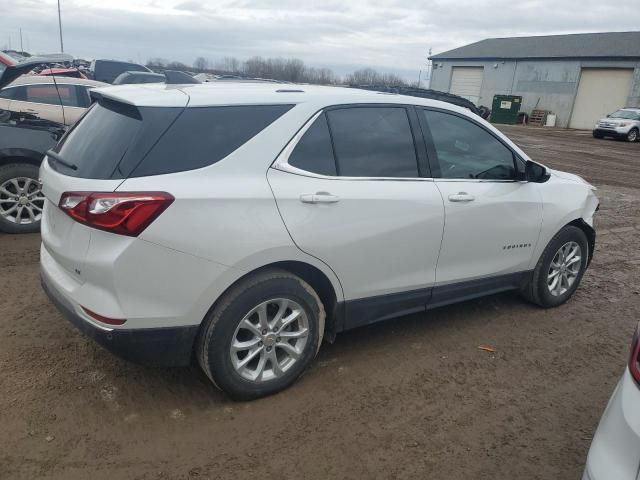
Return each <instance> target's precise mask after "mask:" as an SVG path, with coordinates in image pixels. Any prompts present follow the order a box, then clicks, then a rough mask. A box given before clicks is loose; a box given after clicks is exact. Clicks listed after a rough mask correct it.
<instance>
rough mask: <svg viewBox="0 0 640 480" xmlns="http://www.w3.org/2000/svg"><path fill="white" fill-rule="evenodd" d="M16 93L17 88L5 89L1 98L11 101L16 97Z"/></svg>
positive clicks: (1, 91) (0, 91) (0, 94)
mask: <svg viewBox="0 0 640 480" xmlns="http://www.w3.org/2000/svg"><path fill="white" fill-rule="evenodd" d="M0 65H2V63H0ZM15 93H16V89H15V88H5V89H4V90H0V98H4V99H5V100H11V99H12V98H13V97H14V95H15Z"/></svg>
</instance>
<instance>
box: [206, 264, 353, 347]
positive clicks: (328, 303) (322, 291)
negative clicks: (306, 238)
mask: <svg viewBox="0 0 640 480" xmlns="http://www.w3.org/2000/svg"><path fill="white" fill-rule="evenodd" d="M271 269H279V270H284V271H286V272H289V273H291V274H293V275H296V276H298V277H300V278H301V279H302V280H304V281H305V282H306V283H308V284H309V285H310V286H311V287H312V288H313V289H314V290H315V291H316V293H317V294H318V297H320V300H321V301H322V304H323V305H324V309H325V312H326V315H327V316H326V319H325V327H324V338H325V339H326V340H328V341H329V342H333V341H334V339H335V336H336V333H337V332H339V331H340V330H341V329H342V321H343V318H344V316H343V314H342V309H343V307H344V302H342V296H341V295H342V290H339V291H337V289H336V286H334V283H333V282H332V280H331V279H330V278H329V276H328V275H327V274H326V273H325V272H323V271H322V270H321V269H320V268H318V267H317V266H315V265H312V264H311V263H308V262H305V261H302V260H280V261H273V262H271V263H268V264H265V265H262V266H260V267H257V268H254V269H253V270H250V271H247V272H245V273H244V274H243V275H241V276H239V277H237V278H236V279H235V280H234V281H233V282H232V283H231V284H229V285H228V286H227V287H226V288H225V289H224V291H222V292H221V293H220V295H219V296H218V297H217V299H216V300H215V302H214V303H213V305H211V307H210V308H209V310H208V312H210V311H212V310H213V309H214V308H215V307H216V305H217V304H218V302H219V301H220V299H221V298H222V297H223V296H224V294H225V293H226V292H228V291H229V290H231V289H232V288H234V287H235V286H236V285H237V284H238V283H239V282H242V281H244V280H245V279H247V278H248V277H251V276H253V275H255V274H257V273H260V272H263V271H265V270H271ZM336 280H337V279H336ZM338 288H340V287H339V285H338ZM207 314H208V313H207ZM205 318H206V317H205Z"/></svg>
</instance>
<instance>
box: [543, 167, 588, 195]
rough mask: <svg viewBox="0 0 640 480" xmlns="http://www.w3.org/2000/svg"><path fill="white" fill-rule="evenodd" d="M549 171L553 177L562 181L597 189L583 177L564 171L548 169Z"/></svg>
mask: <svg viewBox="0 0 640 480" xmlns="http://www.w3.org/2000/svg"><path fill="white" fill-rule="evenodd" d="M547 171H548V172H549V173H550V174H551V175H553V176H556V177H558V178H561V179H562V180H569V181H570V182H575V183H582V184H584V185H587V186H588V187H590V188H591V189H592V190H596V187H594V186H593V185H591V184H590V183H589V182H587V181H586V180H585V179H584V178H582V177H581V176H579V175H576V174H574V173H569V172H563V171H562V170H553V169H551V168H548V167H547Z"/></svg>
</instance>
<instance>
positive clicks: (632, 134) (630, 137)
mask: <svg viewBox="0 0 640 480" xmlns="http://www.w3.org/2000/svg"><path fill="white" fill-rule="evenodd" d="M637 141H638V129H637V128H632V129H631V130H629V133H627V142H637Z"/></svg>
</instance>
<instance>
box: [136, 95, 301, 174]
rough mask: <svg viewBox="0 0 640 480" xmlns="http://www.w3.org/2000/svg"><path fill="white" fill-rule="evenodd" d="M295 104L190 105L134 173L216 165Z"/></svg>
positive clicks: (155, 172)
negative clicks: (196, 106) (193, 106)
mask: <svg viewBox="0 0 640 480" xmlns="http://www.w3.org/2000/svg"><path fill="white" fill-rule="evenodd" d="M291 107H292V105H247V106H234V107H198V108H187V109H185V111H184V112H183V113H182V114H181V115H180V117H179V118H178V120H176V122H175V123H174V124H173V125H172V127H171V128H170V129H169V131H168V132H167V133H166V134H165V135H164V136H163V137H162V138H161V139H160V141H159V142H158V143H157V144H156V145H155V146H154V147H153V149H152V150H151V152H149V154H148V155H147V156H146V157H145V159H144V160H143V161H142V163H141V164H140V165H139V166H138V167H137V168H135V169H134V171H133V173H132V174H131V176H132V177H146V176H149V175H160V174H163V173H174V172H182V171H184V170H194V169H196V168H201V167H206V166H207V165H212V164H214V163H216V162H218V161H219V160H222V159H223V158H224V157H226V156H227V155H229V154H230V153H231V152H233V151H234V150H236V149H237V148H238V147H240V146H241V145H243V144H244V143H245V142H247V140H249V139H251V138H252V137H254V136H255V135H257V134H258V133H260V132H261V131H262V130H264V129H265V128H266V127H268V126H269V125H270V124H271V123H273V122H274V121H275V120H276V119H278V118H279V117H280V116H282V115H283V114H284V113H285V112H287V111H288V110H289V109H291Z"/></svg>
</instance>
